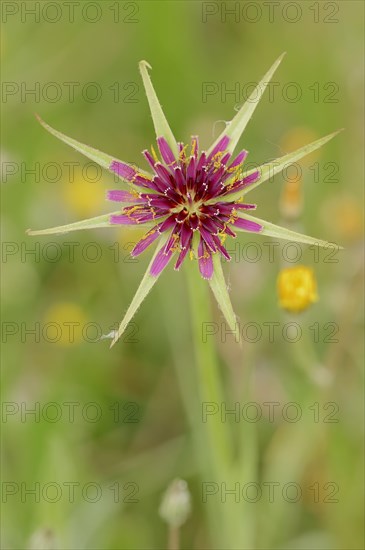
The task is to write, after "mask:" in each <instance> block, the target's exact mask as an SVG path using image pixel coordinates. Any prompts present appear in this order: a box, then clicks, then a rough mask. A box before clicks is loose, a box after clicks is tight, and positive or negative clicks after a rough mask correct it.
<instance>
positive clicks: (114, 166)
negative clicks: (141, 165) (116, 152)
mask: <svg viewBox="0 0 365 550" xmlns="http://www.w3.org/2000/svg"><path fill="white" fill-rule="evenodd" d="M110 170H111V171H112V172H115V173H116V174H118V176H120V177H121V178H123V179H125V180H127V181H132V180H133V178H134V176H135V175H136V174H137V170H136V169H135V168H133V167H132V166H130V165H129V164H126V163H125V162H120V161H119V160H113V162H112V163H111V165H110Z"/></svg>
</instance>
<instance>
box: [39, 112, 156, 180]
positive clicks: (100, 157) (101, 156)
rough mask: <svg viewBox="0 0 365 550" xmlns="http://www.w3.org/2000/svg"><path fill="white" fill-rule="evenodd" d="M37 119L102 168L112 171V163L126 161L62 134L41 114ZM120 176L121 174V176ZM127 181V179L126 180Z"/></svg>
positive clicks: (56, 135) (48, 129)
mask: <svg viewBox="0 0 365 550" xmlns="http://www.w3.org/2000/svg"><path fill="white" fill-rule="evenodd" d="M36 117H37V119H38V120H39V122H40V123H41V124H42V126H43V127H44V128H45V129H46V130H47V131H48V132H50V133H51V134H52V135H53V136H55V137H56V138H58V139H60V140H61V141H63V142H64V143H66V144H67V145H70V147H72V148H73V149H76V151H78V152H79V153H82V154H83V155H85V157H87V158H89V159H90V160H92V161H94V162H96V163H97V164H99V165H100V166H101V167H102V168H106V169H107V170H109V171H111V170H110V165H111V163H112V162H113V161H117V162H124V161H120V160H118V159H116V158H115V157H111V156H110V155H107V154H106V153H102V152H101V151H99V150H98V149H94V148H93V147H90V146H89V145H85V144H84V143H80V142H79V141H76V140H75V139H73V138H70V137H68V136H66V135H65V134H62V132H59V131H58V130H55V129H54V128H52V127H51V126H49V124H47V123H46V122H44V120H42V119H41V118H40V116H38V115H36ZM124 164H128V166H132V165H131V164H129V163H128V162H124ZM133 168H135V169H136V170H138V172H139V173H140V174H142V175H145V176H148V177H151V176H150V174H148V173H147V172H145V171H144V170H141V169H140V168H138V167H137V166H133ZM111 172H112V171H111ZM112 174H114V175H115V173H114V172H112ZM119 177H120V176H119ZM120 179H123V178H120ZM125 181H126V180H125ZM127 183H128V185H130V186H131V187H133V188H134V189H138V187H136V186H135V185H133V184H131V183H130V182H127Z"/></svg>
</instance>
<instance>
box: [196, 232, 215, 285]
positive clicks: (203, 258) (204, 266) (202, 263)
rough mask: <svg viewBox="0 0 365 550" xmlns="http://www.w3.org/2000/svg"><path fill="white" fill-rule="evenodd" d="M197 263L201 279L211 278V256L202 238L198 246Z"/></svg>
mask: <svg viewBox="0 0 365 550" xmlns="http://www.w3.org/2000/svg"><path fill="white" fill-rule="evenodd" d="M198 263H199V271H200V274H201V276H202V277H203V279H211V278H212V277H213V258H212V255H211V253H210V252H209V250H208V249H207V248H206V246H205V243H204V241H203V239H201V240H200V243H199V246H198Z"/></svg>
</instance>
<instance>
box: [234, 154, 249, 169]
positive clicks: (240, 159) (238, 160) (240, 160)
mask: <svg viewBox="0 0 365 550" xmlns="http://www.w3.org/2000/svg"><path fill="white" fill-rule="evenodd" d="M247 155H248V151H241V152H240V153H238V155H237V156H236V158H235V159H234V160H233V161H232V163H231V164H230V165H229V169H231V168H236V167H237V166H239V165H240V164H242V163H243V161H244V160H245V158H246V157H247Z"/></svg>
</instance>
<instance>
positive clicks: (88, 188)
mask: <svg viewBox="0 0 365 550" xmlns="http://www.w3.org/2000/svg"><path fill="white" fill-rule="evenodd" d="M88 174H89V175H88ZM95 179H97V181H95ZM62 191H63V197H64V201H65V203H66V204H67V205H68V207H70V208H71V209H72V210H73V211H74V212H75V214H77V215H78V216H92V215H93V214H95V212H99V211H100V206H103V205H104V204H105V193H106V187H105V186H104V185H103V183H102V181H101V180H100V178H99V177H96V175H95V173H94V172H93V173H91V170H88V171H86V170H85V169H84V170H81V169H75V172H74V174H73V178H72V181H70V180H67V181H65V182H64V185H63V186H62Z"/></svg>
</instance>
